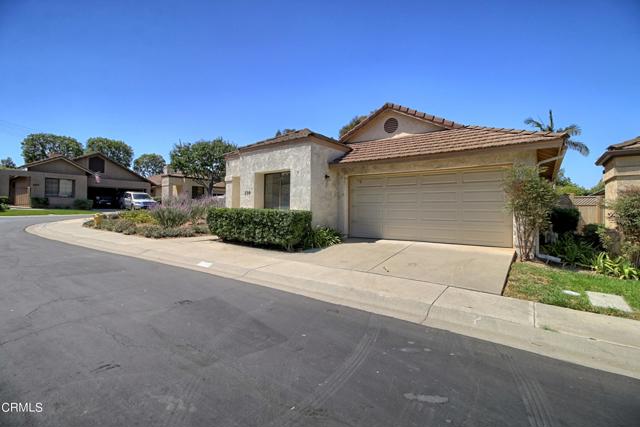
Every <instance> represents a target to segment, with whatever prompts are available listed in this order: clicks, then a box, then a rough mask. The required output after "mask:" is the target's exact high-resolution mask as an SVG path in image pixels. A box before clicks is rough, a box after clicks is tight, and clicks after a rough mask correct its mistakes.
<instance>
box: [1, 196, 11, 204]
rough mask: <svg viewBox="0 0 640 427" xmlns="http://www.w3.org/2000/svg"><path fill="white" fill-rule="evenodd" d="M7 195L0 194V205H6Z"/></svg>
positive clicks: (7, 201) (7, 202)
mask: <svg viewBox="0 0 640 427" xmlns="http://www.w3.org/2000/svg"><path fill="white" fill-rule="evenodd" d="M8 204H9V197H8V196H0V205H8Z"/></svg>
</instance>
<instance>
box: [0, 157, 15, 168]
mask: <svg viewBox="0 0 640 427" xmlns="http://www.w3.org/2000/svg"><path fill="white" fill-rule="evenodd" d="M15 168H16V164H15V162H14V161H13V159H12V158H11V157H7V158H6V159H0V169H15Z"/></svg>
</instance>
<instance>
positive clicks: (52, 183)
mask: <svg viewBox="0 0 640 427" xmlns="http://www.w3.org/2000/svg"><path fill="white" fill-rule="evenodd" d="M74 184H75V181H73V180H72V179H56V178H46V179H45V181H44V195H45V196H46V197H73V196H74V190H75V185H74Z"/></svg>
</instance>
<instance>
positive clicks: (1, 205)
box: [0, 203, 9, 212]
mask: <svg viewBox="0 0 640 427" xmlns="http://www.w3.org/2000/svg"><path fill="white" fill-rule="evenodd" d="M8 210H9V205H7V204H5V203H0V212H5V211H8Z"/></svg>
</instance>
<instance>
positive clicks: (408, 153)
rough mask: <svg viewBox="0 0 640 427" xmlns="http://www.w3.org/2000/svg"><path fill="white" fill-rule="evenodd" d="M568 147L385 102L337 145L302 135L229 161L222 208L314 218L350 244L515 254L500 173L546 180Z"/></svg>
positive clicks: (553, 138) (557, 140)
mask: <svg viewBox="0 0 640 427" xmlns="http://www.w3.org/2000/svg"><path fill="white" fill-rule="evenodd" d="M566 138H567V135H566V134H564V133H553V132H534V131H527V130H516V129H502V128H492V127H483V126H470V125H463V124H460V123H456V122H453V121H451V120H447V119H443V118H440V117H436V116H433V115H430V114H426V113H422V112H419V111H416V110H413V109H410V108H407V107H403V106H400V105H396V104H390V103H387V104H385V105H383V106H382V107H381V108H379V109H378V110H376V111H375V112H373V113H372V114H371V115H369V116H368V117H367V118H366V119H365V120H363V121H362V122H361V123H359V124H358V125H357V126H355V127H354V128H353V129H351V130H350V131H349V132H347V133H346V134H345V135H343V136H342V137H341V138H340V139H339V140H335V139H333V138H330V137H327V136H324V135H321V134H319V133H317V132H313V131H311V130H309V129H302V130H298V131H293V132H290V133H286V134H284V135H281V136H278V137H276V138H271V139H267V140H264V141H260V142H257V143H255V144H251V145H247V146H244V147H241V148H240V149H238V150H237V151H234V152H232V153H229V154H228V155H227V156H226V174H227V176H226V178H225V182H226V205H227V206H228V207H244V208H276V209H304V210H310V211H311V212H312V215H313V223H314V224H316V225H325V226H329V227H333V228H335V229H338V230H340V231H341V232H342V233H344V234H346V235H348V236H351V237H363V238H375V239H397V240H419V241H427V242H444V243H458V244H469V245H483V246H497V247H514V237H513V234H514V233H513V228H514V227H513V218H512V215H510V214H508V213H507V212H506V211H505V194H504V191H503V188H502V180H503V176H504V172H505V170H506V169H507V168H510V167H512V166H513V165H514V164H515V163H519V164H526V165H531V166H535V165H540V166H541V169H542V170H543V172H541V173H543V174H544V176H545V177H547V178H549V179H552V178H553V177H554V176H555V174H556V173H557V171H558V170H559V168H560V165H561V163H562V159H563V156H564V153H565V151H566V145H565V140H566ZM542 166H544V167H542Z"/></svg>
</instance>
